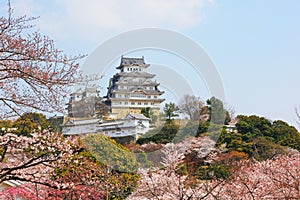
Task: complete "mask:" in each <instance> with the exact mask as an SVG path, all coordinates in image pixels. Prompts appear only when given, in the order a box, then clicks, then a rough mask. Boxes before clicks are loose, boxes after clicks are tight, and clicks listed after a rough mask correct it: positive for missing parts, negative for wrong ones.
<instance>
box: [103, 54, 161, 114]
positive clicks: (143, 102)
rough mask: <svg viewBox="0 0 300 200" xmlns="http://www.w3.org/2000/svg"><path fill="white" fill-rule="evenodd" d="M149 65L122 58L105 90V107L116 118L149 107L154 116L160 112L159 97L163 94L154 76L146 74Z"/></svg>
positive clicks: (142, 60) (139, 60) (138, 59)
mask: <svg viewBox="0 0 300 200" xmlns="http://www.w3.org/2000/svg"><path fill="white" fill-rule="evenodd" d="M149 66H150V65H149V64H146V63H145V61H144V57H142V58H124V57H123V56H122V58H121V63H120V66H118V67H117V68H116V69H118V70H120V72H119V73H117V74H115V75H114V76H113V77H112V78H111V79H110V81H109V87H108V88H107V89H108V91H107V96H106V97H107V101H106V103H107V105H108V106H109V107H110V111H111V113H115V114H117V118H123V117H125V116H126V115H127V114H128V113H140V112H141V108H146V107H150V108H151V109H152V111H153V113H154V114H155V115H158V114H159V112H160V104H161V103H162V102H163V101H164V99H161V98H160V96H161V95H162V94H163V93H164V92H163V91H160V90H159V89H158V86H159V83H157V82H156V81H155V80H154V79H153V78H154V77H155V75H154V74H150V73H148V72H147V68H148V67H149Z"/></svg>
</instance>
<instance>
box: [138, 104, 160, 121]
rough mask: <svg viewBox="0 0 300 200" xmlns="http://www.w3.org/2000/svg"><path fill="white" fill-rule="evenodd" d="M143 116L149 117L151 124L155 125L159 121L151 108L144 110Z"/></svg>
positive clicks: (142, 111) (142, 110)
mask: <svg viewBox="0 0 300 200" xmlns="http://www.w3.org/2000/svg"><path fill="white" fill-rule="evenodd" d="M141 114H143V115H144V116H145V117H148V118H149V119H150V123H151V124H154V123H155V122H156V120H157V116H156V115H154V113H153V111H152V109H151V108H150V107H146V108H142V109H141Z"/></svg>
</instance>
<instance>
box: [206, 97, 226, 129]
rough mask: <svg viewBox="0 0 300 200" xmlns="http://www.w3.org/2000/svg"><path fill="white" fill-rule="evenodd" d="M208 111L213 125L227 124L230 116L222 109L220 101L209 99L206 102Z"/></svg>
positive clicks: (213, 98)
mask: <svg viewBox="0 0 300 200" xmlns="http://www.w3.org/2000/svg"><path fill="white" fill-rule="evenodd" d="M206 103H207V105H208V106H209V111H210V121H211V122H212V123H214V124H228V123H229V122H230V120H231V119H230V115H229V113H228V111H226V109H225V108H224V104H223V102H222V101H221V100H220V99H217V98H216V97H211V98H210V99H208V100H207V101H206Z"/></svg>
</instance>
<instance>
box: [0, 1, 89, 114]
mask: <svg viewBox="0 0 300 200" xmlns="http://www.w3.org/2000/svg"><path fill="white" fill-rule="evenodd" d="M1 4H3V2H1ZM35 19H36V18H34V17H26V16H21V17H14V16H13V9H12V7H11V5H10V1H9V0H8V11H7V16H2V17H0V86H1V90H0V106H1V115H2V117H10V116H14V115H15V114H20V113H23V112H24V111H28V109H33V110H39V111H47V112H52V111H62V110H63V109H62V106H63V105H64V102H63V98H64V97H65V95H66V86H68V85H69V84H70V83H72V82H74V81H75V77H76V74H77V71H78V70H77V69H78V64H77V63H76V61H77V60H78V59H80V58H82V57H83V56H81V55H79V56H67V55H65V54H63V52H62V51H61V50H59V49H57V48H56V47H55V46H54V43H53V40H51V39H50V38H49V37H47V36H44V35H42V34H40V33H39V32H36V31H31V29H32V28H33V25H32V24H30V23H31V22H32V21H33V20H35Z"/></svg>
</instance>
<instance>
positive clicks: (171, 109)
mask: <svg viewBox="0 0 300 200" xmlns="http://www.w3.org/2000/svg"><path fill="white" fill-rule="evenodd" d="M163 110H164V114H165V116H166V118H167V121H169V122H170V121H171V120H172V117H177V116H178V114H176V113H175V112H176V111H177V110H178V108H177V106H176V105H175V103H172V102H170V103H166V104H165V107H164V109H163Z"/></svg>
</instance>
